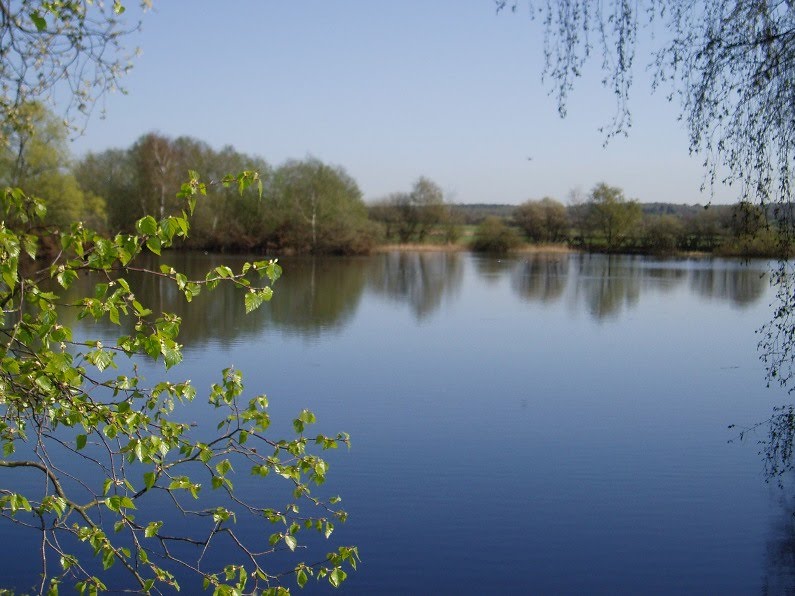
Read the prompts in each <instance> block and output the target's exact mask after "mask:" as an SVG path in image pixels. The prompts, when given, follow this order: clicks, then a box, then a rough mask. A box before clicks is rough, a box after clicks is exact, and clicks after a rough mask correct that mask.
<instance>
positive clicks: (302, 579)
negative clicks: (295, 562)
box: [295, 569, 308, 588]
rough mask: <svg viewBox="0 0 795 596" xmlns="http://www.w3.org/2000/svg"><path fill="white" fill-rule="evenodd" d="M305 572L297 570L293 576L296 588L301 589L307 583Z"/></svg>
mask: <svg viewBox="0 0 795 596" xmlns="http://www.w3.org/2000/svg"><path fill="white" fill-rule="evenodd" d="M307 579H308V578H307V576H306V571H304V570H303V569H299V570H298V572H297V573H296V574H295V581H296V582H298V587H300V588H303V587H304V586H305V585H306V582H307Z"/></svg>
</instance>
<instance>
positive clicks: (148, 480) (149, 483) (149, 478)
mask: <svg viewBox="0 0 795 596" xmlns="http://www.w3.org/2000/svg"><path fill="white" fill-rule="evenodd" d="M155 480H157V476H156V475H155V473H154V472H146V473H145V474H144V486H146V488H147V489H150V488H152V487H153V486H154V485H155Z"/></svg>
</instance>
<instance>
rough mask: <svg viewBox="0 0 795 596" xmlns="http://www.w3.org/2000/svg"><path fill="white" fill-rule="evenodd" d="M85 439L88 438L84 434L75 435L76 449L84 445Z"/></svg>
mask: <svg viewBox="0 0 795 596" xmlns="http://www.w3.org/2000/svg"><path fill="white" fill-rule="evenodd" d="M87 440H88V438H87V437H86V436H85V435H77V436H76V437H75V443H76V444H77V450H78V451H79V450H80V449H82V448H83V447H85V446H86V441H87Z"/></svg>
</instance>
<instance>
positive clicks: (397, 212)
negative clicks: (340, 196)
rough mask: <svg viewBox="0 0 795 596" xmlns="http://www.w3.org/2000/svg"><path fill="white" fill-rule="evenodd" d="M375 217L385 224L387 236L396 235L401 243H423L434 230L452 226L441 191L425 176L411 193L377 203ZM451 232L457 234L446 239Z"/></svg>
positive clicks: (416, 183)
mask: <svg viewBox="0 0 795 596" xmlns="http://www.w3.org/2000/svg"><path fill="white" fill-rule="evenodd" d="M372 213H373V216H374V217H376V218H377V219H378V221H381V222H383V223H384V224H385V226H386V228H387V236H389V235H391V233H392V232H394V233H396V234H397V237H398V240H399V241H400V242H402V243H406V242H411V241H414V240H416V241H417V242H424V241H425V240H426V238H427V237H428V235H429V234H430V233H431V231H432V230H434V229H435V228H437V227H439V226H442V227H444V226H446V224H448V223H451V222H450V209H449V207H448V205H446V204H445V202H444V193H443V192H442V189H441V188H440V187H439V185H438V184H436V183H435V182H434V181H433V180H431V179H429V178H426V177H425V176H420V177H419V178H418V179H417V180H416V181H415V182H414V185H413V186H412V188H411V191H410V192H398V193H393V194H391V195H389V196H388V197H387V198H386V199H385V200H383V201H380V202H379V203H377V204H376V206H375V208H374V209H373V211H372ZM450 231H452V232H455V230H454V229H453V230H445V237H446V238H449V237H450V234H449V232H450ZM454 235H455V234H454V233H453V236H454Z"/></svg>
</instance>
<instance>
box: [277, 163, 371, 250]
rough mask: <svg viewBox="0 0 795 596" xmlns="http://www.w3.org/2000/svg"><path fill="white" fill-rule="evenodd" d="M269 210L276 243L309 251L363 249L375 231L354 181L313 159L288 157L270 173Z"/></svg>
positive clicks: (369, 246)
mask: <svg viewBox="0 0 795 596" xmlns="http://www.w3.org/2000/svg"><path fill="white" fill-rule="evenodd" d="M268 195H269V199H270V204H271V205H272V210H271V211H270V212H269V213H268V217H269V219H270V220H271V225H272V226H273V237H274V239H275V242H276V245H277V246H278V247H280V248H290V249H293V250H297V251H299V252H313V253H356V252H367V251H368V250H369V249H370V248H371V247H372V244H373V241H374V238H375V231H374V229H373V227H372V226H371V225H370V222H369V221H368V220H367V208H366V207H365V205H364V202H363V201H362V193H361V190H359V186H358V185H357V184H356V181H355V180H354V179H353V178H351V177H350V176H349V175H348V173H347V172H345V170H344V169H343V168H341V167H332V166H329V165H326V164H324V163H322V162H321V161H319V160H317V159H306V160H303V161H296V160H290V161H288V162H286V163H284V164H283V165H281V166H280V167H278V168H277V169H276V170H275V171H274V173H273V180H272V183H271V185H270V187H269V190H268Z"/></svg>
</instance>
